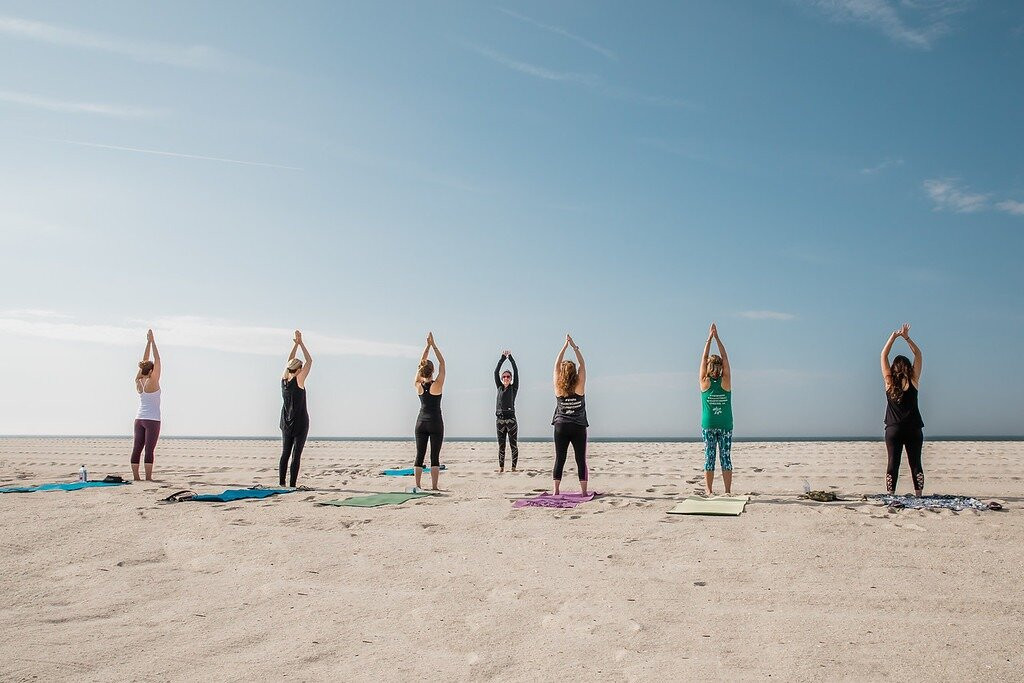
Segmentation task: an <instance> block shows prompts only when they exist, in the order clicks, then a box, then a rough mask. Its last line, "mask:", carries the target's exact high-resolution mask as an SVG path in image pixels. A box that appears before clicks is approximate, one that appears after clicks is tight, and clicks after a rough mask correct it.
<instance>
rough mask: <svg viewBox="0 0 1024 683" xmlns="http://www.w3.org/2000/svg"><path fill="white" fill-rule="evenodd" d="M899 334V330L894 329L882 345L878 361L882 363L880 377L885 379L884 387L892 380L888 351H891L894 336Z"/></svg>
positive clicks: (894, 339)
mask: <svg viewBox="0 0 1024 683" xmlns="http://www.w3.org/2000/svg"><path fill="white" fill-rule="evenodd" d="M899 336H900V331H899V330H896V331H895V332H893V333H892V334H890V335H889V339H888V340H887V341H886V342H885V346H883V347H882V355H881V357H880V358H879V361H880V362H881V364H882V379H883V380H885V386H886V387H888V386H889V383H890V382H891V380H892V377H891V374H890V372H889V368H890V367H891V364H890V363H889V352H890V351H892V345H893V343H895V341H896V338H897V337H899Z"/></svg>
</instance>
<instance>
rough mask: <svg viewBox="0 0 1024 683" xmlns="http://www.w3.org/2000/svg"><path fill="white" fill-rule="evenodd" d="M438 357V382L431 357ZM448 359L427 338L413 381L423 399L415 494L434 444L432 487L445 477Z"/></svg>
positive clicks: (431, 462)
mask: <svg viewBox="0 0 1024 683" xmlns="http://www.w3.org/2000/svg"><path fill="white" fill-rule="evenodd" d="M431 349H433V350H434V355H435V356H437V366H438V367H437V378H436V379H435V378H434V363H433V362H431V360H430V359H429V358H427V356H429V355H430V350H431ZM444 375H445V373H444V356H442V355H441V350H440V349H439V348H437V344H435V343H434V333H433V332H430V333H429V334H427V345H426V346H425V347H424V349H423V355H422V356H420V364H419V365H418V366H417V368H416V377H414V378H413V389H415V390H416V394H417V395H419V397H420V414H419V415H418V416H417V417H416V429H415V433H416V462H415V463H414V465H415V469H414V470H413V471H414V473H415V477H416V487H415V489H414V490H415V491H419V490H420V484H421V482H422V479H423V461H424V459H426V456H427V444H428V442H429V444H430V487H431V489H433V490H434V491H437V490H439V489H438V487H437V481H438V478H439V477H440V475H441V443H442V442H443V441H444V419H443V418H442V417H441V392H442V391H443V390H444Z"/></svg>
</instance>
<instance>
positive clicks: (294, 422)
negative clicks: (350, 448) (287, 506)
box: [278, 330, 313, 488]
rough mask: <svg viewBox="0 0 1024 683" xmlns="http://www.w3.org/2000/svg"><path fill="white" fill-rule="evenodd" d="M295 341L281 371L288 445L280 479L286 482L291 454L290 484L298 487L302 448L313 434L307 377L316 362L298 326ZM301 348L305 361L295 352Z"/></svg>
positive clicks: (283, 430) (283, 427) (284, 435)
mask: <svg viewBox="0 0 1024 683" xmlns="http://www.w3.org/2000/svg"><path fill="white" fill-rule="evenodd" d="M293 342H294V343H293V344H292V352H291V353H290V354H288V364H287V366H286V367H285V370H284V373H283V374H282V375H281V397H282V399H284V404H283V405H282V406H281V436H282V438H283V439H284V448H283V449H282V451H281V463H280V465H279V467H278V475H279V477H278V479H279V482H280V484H281V486H284V485H285V484H284V475H285V473H287V472H288V459H289V457H291V477H290V483H289V484H288V485H289V486H291V487H292V488H295V482H296V480H298V478H299V461H300V459H301V458H302V448H303V446H305V445H306V435H307V434H309V413H308V412H307V411H306V377H308V376H309V368H310V366H312V365H313V357H312V356H310V355H309V350H308V349H306V345H305V344H304V343H303V342H302V333H301V332H299V331H298V330H295V339H294V340H293ZM299 349H302V357H303V358H304V359H305V361H301V360H299V359H298V358H296V357H295V352H296V351H298V350H299Z"/></svg>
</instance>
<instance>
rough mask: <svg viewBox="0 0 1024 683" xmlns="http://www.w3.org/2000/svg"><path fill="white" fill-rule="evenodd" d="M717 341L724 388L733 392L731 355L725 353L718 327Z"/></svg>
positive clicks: (716, 331) (716, 328)
mask: <svg viewBox="0 0 1024 683" xmlns="http://www.w3.org/2000/svg"><path fill="white" fill-rule="evenodd" d="M715 341H716V342H717V343H718V355H720V356H721V357H722V388H723V389H725V390H726V391H732V370H731V369H730V368H729V354H728V353H726V351H725V344H723V343H722V338H721V337H719V336H718V327H715Z"/></svg>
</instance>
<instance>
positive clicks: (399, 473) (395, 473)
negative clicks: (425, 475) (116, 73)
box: [381, 465, 448, 477]
mask: <svg viewBox="0 0 1024 683" xmlns="http://www.w3.org/2000/svg"><path fill="white" fill-rule="evenodd" d="M423 469H425V470H429V469H430V468H429V467H424V468H423ZM440 469H442V470H444V469H448V468H446V467H445V466H444V465H441V467H440ZM381 474H383V475H385V476H387V477H411V476H412V475H414V474H416V468H414V467H403V468H397V467H396V468H395V469H391V470H384V471H383V472H381Z"/></svg>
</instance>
